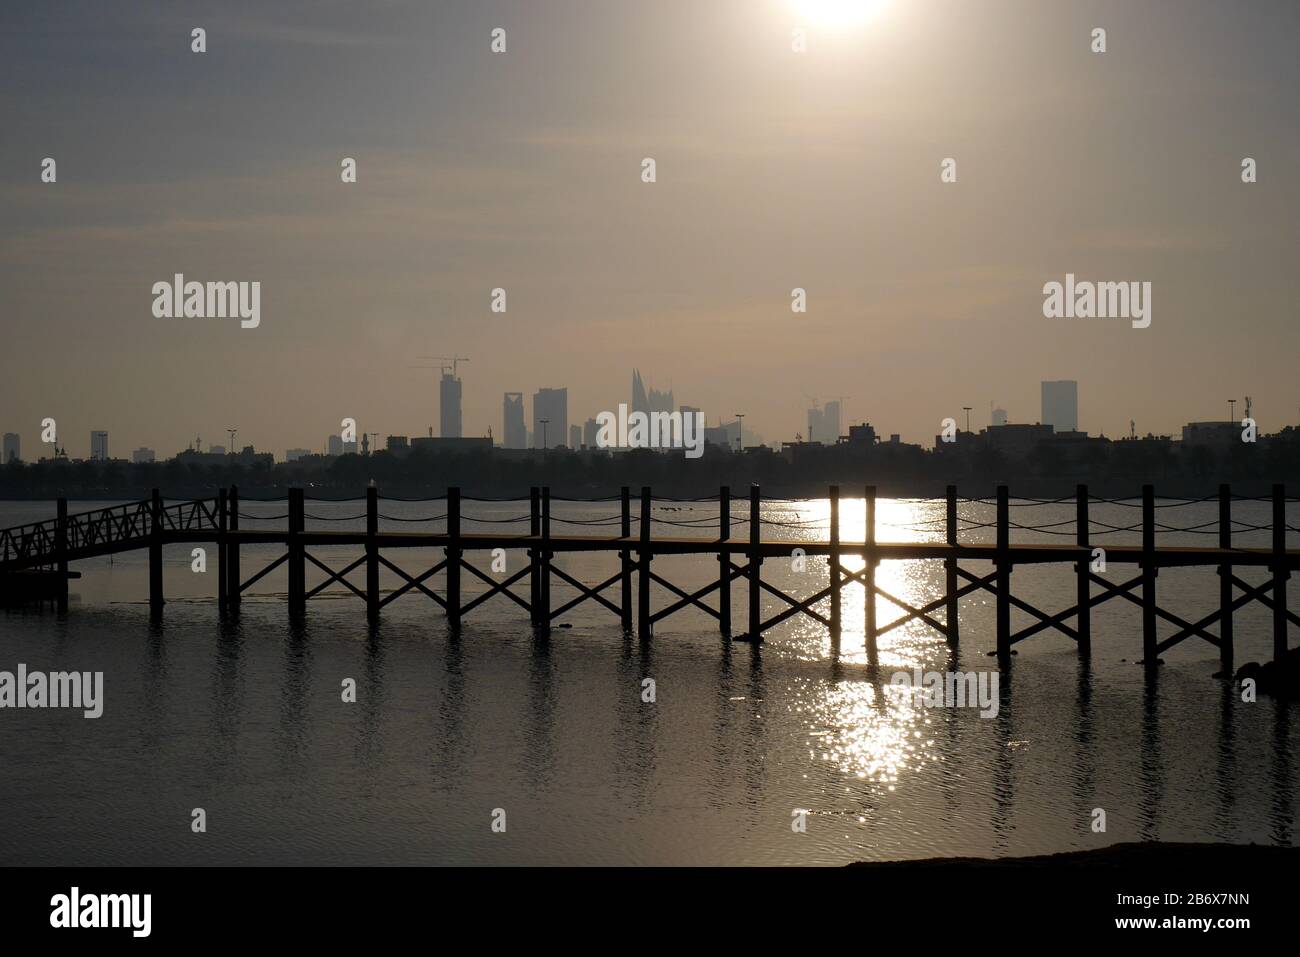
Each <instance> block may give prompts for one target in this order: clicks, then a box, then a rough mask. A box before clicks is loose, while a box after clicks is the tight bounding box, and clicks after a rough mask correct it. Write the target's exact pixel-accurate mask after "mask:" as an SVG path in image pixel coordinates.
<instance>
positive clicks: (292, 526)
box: [289, 488, 307, 616]
mask: <svg viewBox="0 0 1300 957" xmlns="http://www.w3.org/2000/svg"><path fill="white" fill-rule="evenodd" d="M305 513H306V507H305V505H304V500H303V490H302V489H300V488H291V489H289V614H290V615H295V616H296V615H302V614H304V613H305V612H306V611H307V591H306V582H307V569H306V567H305V565H306V562H305V561H304V558H303V556H304V555H305V554H306V549H305V547H304V545H303V540H302V533H303V529H304V528H305V527H306V514H305Z"/></svg>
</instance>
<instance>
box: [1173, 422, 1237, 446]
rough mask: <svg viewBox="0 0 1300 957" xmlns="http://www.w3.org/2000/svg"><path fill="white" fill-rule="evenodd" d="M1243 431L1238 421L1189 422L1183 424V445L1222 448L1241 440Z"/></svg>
mask: <svg viewBox="0 0 1300 957" xmlns="http://www.w3.org/2000/svg"><path fill="white" fill-rule="evenodd" d="M1241 431H1242V430H1241V426H1240V425H1238V424H1237V423H1236V422H1188V423H1187V424H1186V425H1184V426H1183V445H1185V446H1187V447H1188V448H1194V447H1196V446H1207V447H1209V448H1212V449H1219V450H1222V449H1226V448H1228V447H1230V446H1232V445H1235V444H1236V443H1238V442H1240V441H1241Z"/></svg>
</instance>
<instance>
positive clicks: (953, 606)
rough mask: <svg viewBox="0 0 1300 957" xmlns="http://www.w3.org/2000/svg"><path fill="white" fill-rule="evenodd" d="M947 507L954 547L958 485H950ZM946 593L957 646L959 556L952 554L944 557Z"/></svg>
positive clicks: (951, 632) (952, 642)
mask: <svg viewBox="0 0 1300 957" xmlns="http://www.w3.org/2000/svg"><path fill="white" fill-rule="evenodd" d="M947 499H948V501H947V506H948V507H947V509H946V515H945V523H944V524H945V525H946V526H947V531H948V536H947V537H948V544H949V545H951V546H953V547H954V549H955V548H956V545H957V486H955V485H949V486H948V490H947ZM943 568H944V579H945V580H944V593H945V595H946V596H947V599H948V603H947V612H946V615H945V617H946V618H947V626H948V644H949V645H951V646H952V647H954V648H955V647H957V645H958V643H959V642H960V641H961V621H960V619H959V617H958V604H959V602H958V598H957V556H956V554H953V555H950V556H949V557H948V558H945V559H944V562H943Z"/></svg>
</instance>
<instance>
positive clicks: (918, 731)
mask: <svg viewBox="0 0 1300 957" xmlns="http://www.w3.org/2000/svg"><path fill="white" fill-rule="evenodd" d="M936 515H938V516H942V515H943V503H941V502H926V501H915V500H895V499H880V500H878V501H877V504H876V538H877V540H879V541H930V540H934V539H936V538H940V537H941V536H942V525H939V524H935V523H934V519H935V517H936ZM781 517H782V520H788V521H791V523H792V524H795V525H797V526H799V532H798V534H797V535H796V536H794V537H797V538H803V539H805V540H807V539H813V538H821V539H824V538H826V537H828V535H829V527H830V503H829V502H828V501H826V500H820V501H810V502H797V503H789V511H785V510H784V509H783V512H782V516H781ZM865 521H866V503H865V501H864V500H863V499H842V500H841V501H840V537H841V541H843V542H845V543H850V542H858V543H860V542H862V541H863V540H864V538H865V531H866V529H865ZM842 564H843V566H844V567H845V568H846V569H848V570H849V571H854V572H856V571H860V570H861V569H862V568H863V566H864V564H865V562H864V560H863V558H861V557H860V556H854V555H846V556H844V557H843V559H842ZM929 565H930V566H932V567H927V563H924V562H916V561H906V562H904V561H890V562H882V563H881V564H879V565H877V566H876V584H877V586H878V587H879V588H881V589H882V590H884V591H886V592H889V593H890V594H891V595H894V596H896V597H898V598H899V599H901V600H902V601H905V602H907V603H908V604H910V605H913V606H921V605H924V604H925V603H926V602H928V601H931V600H933V599H934V598H935V597H937V595H938V593H939V592H938V591H937V590H936V585H937V584H938V583H937V581H936V579H935V577H934V576H935V574H936V568H935V567H933V565H934V563H929ZM826 568H827V565H826V561H825V559H821V560H816V559H809V561H808V572H807V574H808V578H809V580H810V581H815V582H818V583H819V585H818V587H821V585H820V583H824V582H825V581H826ZM938 573H939V574H942V570H941V569H938ZM786 584H787V585H790V586H791V590H794V591H796V592H798V591H800V589H799V588H798V583H797V582H796V581H795V580H794V579H793V578H792V580H791V581H790V582H787V583H786ZM805 590H806V586H805ZM829 607H830V602H829V600H826V601H824V602H823V603H822V604H821V606H820V607H819V608H818V610H819V611H820V612H821V613H822V614H828V613H829ZM841 608H842V611H841V638H840V643H839V648H838V654H837V653H836V649H835V647H834V646H833V644H832V641H831V639H830V636H829V635H828V633H827V629H826V628H825V626H823V625H822V624H821V623H820V622H817V621H815V620H813V619H811V618H808V617H806V616H800V617H799V618H798V619H796V620H795V621H794V622H793V623H792V624H791V626H790V629H789V631H788V632H787V633H786V634H784V635H783V636H782V641H781V644H782V649H783V652H784V653H786V654H789V655H792V656H793V657H795V658H796V659H797V660H799V661H801V662H814V661H820V662H825V661H827V660H832V659H833V660H834V661H836V663H837V666H838V667H840V668H842V671H839V673H837V674H836V675H834V676H833V677H831V678H829V679H822V680H820V681H817V682H816V684H817V686H818V687H817V688H815V689H805V691H806V692H808V693H806V694H803V695H801V696H799V699H800V700H802V701H803V702H804V704H803V705H802V706H801V707H800V710H801V711H803V712H805V715H804V717H805V719H806V722H807V726H808V739H807V747H808V758H809V760H810V761H813V762H818V763H822V762H825V763H826V764H828V765H829V766H831V767H832V768H834V769H835V770H836V771H837V772H838V773H839V774H842V775H844V776H846V777H848V778H849V779H851V780H858V781H860V782H862V783H864V784H868V783H869V784H871V785H874V786H877V787H880V788H883V789H885V790H886V791H893V790H894V789H895V787H896V786H898V784H899V781H900V776H901V775H903V774H905V773H906V772H909V771H910V772H915V771H916V770H918V769H919V768H921V767H922V766H924V765H925V764H927V763H931V762H933V761H934V760H936V758H935V751H934V741H933V739H932V737H931V732H932V722H933V718H932V717H931V716H930V715H929V713H928V712H926V711H925V710H924V709H916V708H914V707H913V705H912V702H911V698H910V696H908V695H907V694H906V693H905V692H903V691H902V689H891V688H890V686H889V677H890V675H892V674H893V673H894V672H895V671H900V670H910V669H911V668H912V667H914V666H916V665H921V664H924V663H925V662H926V661H927V660H931V659H932V658H933V656H934V655H936V654H939V653H942V651H943V649H944V648H945V646H946V642H945V640H944V638H943V637H942V636H940V635H938V634H937V633H936V632H934V631H933V630H932V629H930V628H928V627H927V626H926V625H925V624H924V623H921V622H917V621H912V622H909V623H907V624H905V625H902V626H900V627H898V628H895V629H893V630H890V631H888V632H886V633H885V634H883V635H881V636H880V637H879V639H878V643H877V647H878V657H877V662H878V667H877V668H876V669H875V670H874V672H873V671H872V670H870V669H869V668H868V664H869V662H868V658H867V652H866V648H865V642H866V607H865V591H864V588H863V586H862V585H860V584H856V583H855V584H850V585H848V586H846V587H845V588H844V591H843V598H842V605H841ZM903 613H904V612H903V611H902V609H900V608H898V607H897V606H895V605H894V604H892V603H891V602H889V601H888V600H886V599H884V598H878V599H877V602H876V621H877V625H878V627H880V628H884V627H885V626H887V625H888V624H889V623H890V622H892V621H893V620H894V619H895V618H897V617H899V616H900V615H902V614H903Z"/></svg>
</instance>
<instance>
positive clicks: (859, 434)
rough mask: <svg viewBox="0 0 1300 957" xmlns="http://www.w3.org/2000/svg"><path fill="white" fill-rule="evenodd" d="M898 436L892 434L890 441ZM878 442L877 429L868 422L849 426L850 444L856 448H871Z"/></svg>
mask: <svg viewBox="0 0 1300 957" xmlns="http://www.w3.org/2000/svg"><path fill="white" fill-rule="evenodd" d="M896 438H898V436H890V441H893V440H894V439H896ZM875 444H876V430H875V429H874V428H872V427H871V425H869V424H868V423H866V422H863V423H862V424H861V425H850V426H849V445H851V446H853V447H854V448H870V447H871V446H873V445H875Z"/></svg>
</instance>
